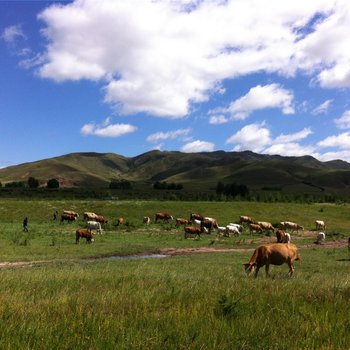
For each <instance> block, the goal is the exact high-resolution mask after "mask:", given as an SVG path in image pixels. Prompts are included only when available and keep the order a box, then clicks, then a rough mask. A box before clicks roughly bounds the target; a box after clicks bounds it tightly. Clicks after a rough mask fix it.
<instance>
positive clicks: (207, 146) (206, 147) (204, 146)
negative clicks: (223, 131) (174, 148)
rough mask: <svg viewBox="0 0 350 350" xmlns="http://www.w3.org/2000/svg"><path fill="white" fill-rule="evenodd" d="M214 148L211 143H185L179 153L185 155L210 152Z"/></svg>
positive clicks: (198, 141) (197, 141)
mask: <svg viewBox="0 0 350 350" xmlns="http://www.w3.org/2000/svg"><path fill="white" fill-rule="evenodd" d="M214 148H215V145H214V144H213V143H212V142H207V141H200V140H196V141H193V142H189V143H186V144H185V145H184V146H182V148H181V151H182V152H185V153H196V152H212V151H214Z"/></svg>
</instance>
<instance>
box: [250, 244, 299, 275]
mask: <svg viewBox="0 0 350 350" xmlns="http://www.w3.org/2000/svg"><path fill="white" fill-rule="evenodd" d="M295 260H300V255H299V254H298V248H297V246H296V245H295V244H292V243H288V244H280V243H271V244H265V245H261V246H259V247H257V248H256V249H255V251H254V253H253V256H252V257H251V258H250V261H249V263H247V264H243V265H244V266H245V270H246V272H247V273H248V274H249V275H250V274H251V273H253V272H254V270H255V277H256V276H257V275H258V272H259V269H260V268H261V267H263V266H264V265H265V272H266V276H268V275H269V268H270V265H282V264H284V263H286V264H288V266H289V273H288V276H289V277H291V276H292V275H293V273H294V265H293V263H294V261H295Z"/></svg>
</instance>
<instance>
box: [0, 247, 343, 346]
mask: <svg viewBox="0 0 350 350" xmlns="http://www.w3.org/2000/svg"><path fill="white" fill-rule="evenodd" d="M250 255H251V253H247V252H236V253H225V254H224V253H216V254H200V255H192V256H179V257H169V258H164V259H140V260H84V261H79V262H71V261H70V262H69V261H68V262H64V263H62V262H54V263H52V264H50V265H41V266H40V265H38V266H36V267H34V268H28V267H25V268H20V269H12V268H11V269H2V270H0V278H1V281H2V283H1V285H0V318H1V324H2V327H1V328H0V348H2V349H48V348H50V349H276V350H277V349H348V348H349V346H350V332H349V327H350V319H349V308H348V301H349V296H350V274H349V261H348V260H347V259H345V258H344V257H347V251H346V250H345V249H334V250H333V249H331V250H330V249H323V250H320V249H318V250H316V249H315V250H308V251H303V252H302V257H303V260H302V261H301V262H297V263H296V273H295V276H294V277H293V278H291V279H289V278H287V272H288V267H287V266H286V265H283V266H281V267H275V266H273V267H272V268H271V277H270V278H267V279H266V278H265V277H264V271H261V272H259V276H258V278H256V279H254V278H248V277H246V275H245V273H244V271H243V267H242V262H246V261H248V260H249V258H250ZM325 262H327V263H326V264H325Z"/></svg>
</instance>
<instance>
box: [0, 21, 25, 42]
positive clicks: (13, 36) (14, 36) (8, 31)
mask: <svg viewBox="0 0 350 350" xmlns="http://www.w3.org/2000/svg"><path fill="white" fill-rule="evenodd" d="M1 38H2V39H3V40H4V41H5V42H6V43H8V44H15V43H16V41H17V40H18V39H26V35H25V34H24V32H23V29H22V26H21V25H19V24H17V25H13V26H9V27H6V28H5V29H4V30H3V32H2V34H1Z"/></svg>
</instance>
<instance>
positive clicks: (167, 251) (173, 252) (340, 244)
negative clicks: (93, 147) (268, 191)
mask: <svg viewBox="0 0 350 350" xmlns="http://www.w3.org/2000/svg"><path fill="white" fill-rule="evenodd" d="M272 242H275V239H272V238H271V239H270V240H269V242H264V243H272ZM347 245H348V242H347V240H346V239H341V240H337V241H329V242H325V243H323V244H314V243H313V244H305V245H301V246H299V249H300V250H304V249H327V248H328V249H329V248H345V247H347ZM254 249H255V248H208V247H199V248H164V249H160V250H159V252H158V253H157V254H161V255H167V256H178V255H193V254H209V253H234V252H252V251H254ZM95 259H96V258H95ZM69 260H72V261H73V260H74V261H76V260H77V259H69ZM55 261H57V260H37V261H15V262H0V268H9V267H17V268H18V267H27V266H29V267H33V266H34V265H39V264H49V263H53V262H55Z"/></svg>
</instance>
